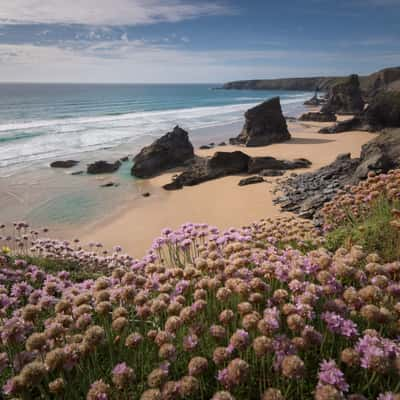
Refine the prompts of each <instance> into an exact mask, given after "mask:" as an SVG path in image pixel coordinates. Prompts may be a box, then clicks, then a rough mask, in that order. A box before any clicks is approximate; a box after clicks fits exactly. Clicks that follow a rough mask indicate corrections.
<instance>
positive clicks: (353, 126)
mask: <svg viewBox="0 0 400 400" xmlns="http://www.w3.org/2000/svg"><path fill="white" fill-rule="evenodd" d="M354 130H364V127H363V122H362V120H361V118H360V117H354V118H350V119H348V120H346V121H340V122H338V123H337V124H335V125H332V126H326V127H325V128H321V129H320V130H319V131H318V133H327V134H332V133H342V132H348V131H354Z"/></svg>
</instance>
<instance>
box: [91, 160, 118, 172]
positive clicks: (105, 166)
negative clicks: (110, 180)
mask: <svg viewBox="0 0 400 400" xmlns="http://www.w3.org/2000/svg"><path fill="white" fill-rule="evenodd" d="M120 166H121V161H115V162H114V163H109V162H107V161H96V162H94V163H92V164H89V165H88V166H87V171H86V172H87V173H88V174H93V175H94V174H110V173H112V172H115V171H118V169H119V167H120Z"/></svg>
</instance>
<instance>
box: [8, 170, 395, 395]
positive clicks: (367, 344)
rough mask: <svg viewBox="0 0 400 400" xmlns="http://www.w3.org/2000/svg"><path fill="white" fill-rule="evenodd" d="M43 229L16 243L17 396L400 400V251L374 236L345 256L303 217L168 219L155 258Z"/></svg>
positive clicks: (11, 338)
mask: <svg viewBox="0 0 400 400" xmlns="http://www.w3.org/2000/svg"><path fill="white" fill-rule="evenodd" d="M370 179H372V178H370ZM18 227H19V225H18ZM2 229H4V228H2ZM26 229H29V228H28V227H27V226H26V224H24V225H23V226H22V228H20V230H19V231H18V230H17V235H22V234H25V230H26ZM18 232H19V233H18ZM285 232H286V233H288V235H287V236H285V235H286V233H285ZM32 235H34V237H35V238H34V240H33V241H32V243H33V244H30V245H29V248H28V246H26V247H24V246H21V247H20V249H22V250H21V252H20V253H19V254H20V256H18V257H16V253H17V250H18V246H17V247H16V246H15V243H20V242H16V241H15V240H14V241H13V240H12V239H10V240H9V241H8V242H7V243H8V247H9V248H10V249H11V250H10V252H7V254H5V253H4V252H3V253H4V254H3V255H1V256H0V304H1V307H0V371H1V377H0V383H1V385H2V392H3V394H4V396H6V398H10V399H11V398H57V399H66V398H67V399H71V400H75V399H76V400H77V399H82V398H87V399H89V400H92V399H105V400H107V399H110V400H114V399H115V400H116V399H125V398H126V399H128V398H129V399H141V400H158V399H167V400H168V399H171V400H173V399H199V398H204V399H215V400H224V399H228V400H232V399H237V400H244V399H250V398H252V399H253V398H255V399H256V398H259V399H262V400H273V399H275V400H285V399H286V400H292V399H303V398H304V399H311V398H314V399H316V400H324V399H327V400H330V399H344V398H348V399H353V400H354V399H364V398H367V399H379V400H381V399H391V398H393V399H396V398H398V396H399V395H400V394H399V387H398V381H399V371H400V343H399V340H398V337H399V336H400V335H399V334H400V324H399V322H398V321H399V318H400V283H399V277H400V262H399V261H395V262H390V263H384V262H382V261H381V259H380V257H379V255H377V254H375V253H371V254H368V253H366V252H365V251H364V250H363V249H362V248H361V247H359V246H352V247H351V248H349V249H344V248H341V249H339V250H337V251H336V252H335V253H330V252H329V251H327V250H326V249H324V248H323V247H322V245H323V243H324V238H323V236H321V235H320V234H319V233H318V232H317V231H316V230H315V229H314V228H313V227H309V228H307V224H302V223H301V222H297V220H296V219H295V218H289V217H288V218H286V217H285V218H284V219H280V220H276V221H275V222H274V221H272V220H264V221H260V222H258V223H254V224H252V225H250V226H247V227H242V228H240V229H234V228H232V229H229V230H227V231H224V232H220V231H219V230H218V229H217V228H215V227H211V226H208V225H205V224H189V223H188V224H185V225H183V226H182V227H181V228H180V229H178V230H177V231H172V230H171V229H165V230H164V231H163V232H162V235H161V236H160V237H159V238H158V239H156V240H155V241H154V243H153V246H152V248H151V249H150V251H149V252H148V254H147V255H146V256H145V257H144V258H143V259H141V260H135V259H133V258H132V257H129V256H127V255H124V254H122V252H121V249H120V248H116V249H114V252H112V253H110V254H108V253H106V254H103V255H100V253H99V252H95V251H94V250H93V252H90V251H88V250H83V249H82V248H80V245H79V241H75V242H74V243H75V244H73V245H70V244H68V243H65V242H62V243H61V242H57V241H53V240H50V239H40V238H39V235H36V234H33V233H32ZM36 236H37V237H36ZM18 237H19V236H18ZM31 239H32V238H29V234H28V239H27V242H29V241H30V240H31ZM293 241H296V242H297V243H298V244H299V245H298V246H295V245H294V243H293ZM35 246H39V248H40V249H42V250H39V248H35ZM32 247H33V248H32ZM94 248H97V247H96V246H94ZM98 248H99V249H100V248H101V247H100V246H99V247H98ZM33 249H35V250H33ZM31 251H34V252H37V253H38V254H39V255H40V257H41V258H44V259H51V260H53V261H54V262H56V263H57V262H59V263H60V265H64V264H63V261H66V260H68V261H72V260H74V262H77V263H78V264H82V266H84V267H85V268H93V269H95V268H96V265H97V266H98V268H99V271H102V273H101V274H100V276H96V277H94V278H93V279H86V280H83V281H75V280H73V279H71V276H70V274H69V271H63V270H57V271H58V272H48V271H46V270H45V269H44V267H43V268H40V267H38V266H35V265H32V264H31V263H30V262H31V261H32V257H31V253H30V252H31ZM101 251H104V250H101Z"/></svg>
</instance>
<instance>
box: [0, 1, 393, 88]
mask: <svg viewBox="0 0 400 400" xmlns="http://www.w3.org/2000/svg"><path fill="white" fill-rule="evenodd" d="M4 3H5V4H4ZM399 21H400V0H336V1H329V0H308V1H305V0H291V1H289V0H280V1H269V0H248V1H241V0H221V1H218V0H216V1H207V0H204V1H201V0H69V1H65V0H2V5H1V6H0V80H1V81H25V82H26V81H33V82H165V83H167V82H225V81H229V80H236V79H252V78H275V77H289V76H313V75H342V74H349V73H352V72H357V73H360V74H366V73H370V72H373V71H375V70H377V69H380V68H383V67H386V66H395V65H400V23H399Z"/></svg>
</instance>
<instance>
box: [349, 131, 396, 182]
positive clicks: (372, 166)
mask: <svg viewBox="0 0 400 400" xmlns="http://www.w3.org/2000/svg"><path fill="white" fill-rule="evenodd" d="M395 168H400V129H394V130H390V131H384V132H383V133H381V134H380V135H379V136H377V137H376V138H375V139H373V140H371V141H369V142H368V143H366V144H364V145H363V147H362V150H361V156H360V164H359V165H358V167H357V169H356V171H355V173H354V175H353V183H357V182H358V181H359V180H360V179H365V178H366V177H367V175H368V172H369V171H374V172H376V173H377V174H380V173H384V172H387V171H389V170H390V169H395Z"/></svg>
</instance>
